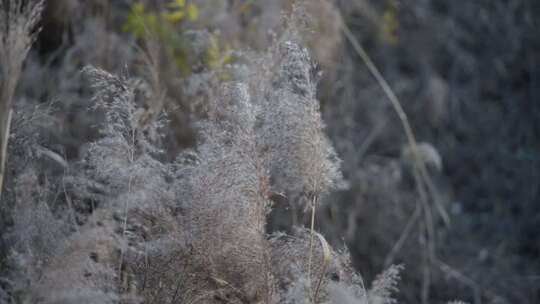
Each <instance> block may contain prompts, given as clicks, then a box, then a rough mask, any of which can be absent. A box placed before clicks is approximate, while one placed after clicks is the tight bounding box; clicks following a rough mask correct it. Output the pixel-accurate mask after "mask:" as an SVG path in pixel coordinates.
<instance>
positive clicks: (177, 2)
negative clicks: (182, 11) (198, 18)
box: [169, 0, 186, 8]
mask: <svg viewBox="0 0 540 304" xmlns="http://www.w3.org/2000/svg"><path fill="white" fill-rule="evenodd" d="M184 6H186V0H174V1H172V2H171V3H170V4H169V7H170V8H183V7H184Z"/></svg>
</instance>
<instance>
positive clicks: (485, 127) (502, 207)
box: [0, 0, 540, 303]
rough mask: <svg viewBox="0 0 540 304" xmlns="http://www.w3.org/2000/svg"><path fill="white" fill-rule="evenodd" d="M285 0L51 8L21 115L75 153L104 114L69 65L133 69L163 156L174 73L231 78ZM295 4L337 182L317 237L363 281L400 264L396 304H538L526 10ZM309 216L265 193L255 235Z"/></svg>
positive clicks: (520, 6)
mask: <svg viewBox="0 0 540 304" xmlns="http://www.w3.org/2000/svg"><path fill="white" fill-rule="evenodd" d="M293 2H294V1H292V0H271V1H270V0H220V1H216V0H186V1H183V0H174V1H165V0H162V1H159V0H141V1H130V0H118V1H105V0H96V1H82V0H80V1H79V0H48V1H46V7H45V11H44V13H43V19H42V21H41V32H40V33H39V36H38V38H37V41H36V43H35V44H34V47H33V49H32V50H31V51H30V54H29V56H28V58H27V60H26V62H25V65H24V68H23V72H22V75H21V79H20V82H19V85H18V90H17V93H16V94H17V98H16V99H17V100H18V101H17V107H24V106H25V105H36V104H41V105H43V106H47V107H48V106H50V104H51V103H52V106H51V107H52V109H53V111H52V112H53V114H54V115H53V117H54V121H50V122H48V123H49V124H51V125H52V126H49V127H46V131H45V133H46V135H47V139H46V140H47V141H48V142H53V143H54V145H52V146H49V147H50V148H51V149H53V150H54V151H55V152H56V153H59V154H60V155H62V156H63V157H65V159H67V160H70V159H74V158H76V157H77V156H78V155H79V153H80V148H81V145H82V144H83V143H86V142H88V141H90V140H93V139H95V138H96V137H97V136H98V134H97V129H96V127H95V125H96V121H99V120H100V119H103V118H102V117H101V116H100V114H99V113H95V114H94V115H95V117H92V115H88V113H87V112H86V111H84V109H86V108H87V107H89V106H91V105H90V98H88V97H89V96H90V92H88V89H87V87H86V86H85V85H84V82H83V80H82V78H81V74H80V69H81V68H82V67H84V66H85V65H88V64H93V65H95V66H99V67H101V68H103V69H105V70H108V71H111V72H114V73H116V74H120V75H123V74H129V75H136V76H139V75H140V76H141V78H143V79H144V80H145V81H144V82H143V84H142V85H148V86H151V87H152V88H153V90H152V92H154V93H155V96H152V98H151V100H152V104H145V105H144V106H145V107H146V108H149V109H153V111H149V113H158V112H159V111H160V110H161V109H165V110H167V112H168V113H169V119H170V120H171V122H172V125H173V128H172V129H171V130H169V131H168V134H166V135H167V136H166V139H165V141H166V143H165V146H166V147H167V152H168V155H169V156H170V157H173V156H174V155H176V153H177V152H178V150H179V149H181V148H186V147H193V145H194V142H195V139H194V134H193V124H194V123H196V122H197V119H198V115H199V113H200V111H199V110H198V109H197V106H198V103H197V102H196V100H197V97H196V96H197V94H198V93H197V89H194V88H196V87H197V86H196V84H193V83H189V81H188V77H187V76H190V75H193V74H197V73H201V74H202V73H208V72H212V71H216V73H219V75H218V76H219V77H217V79H219V80H218V81H229V80H234V75H235V74H234V73H232V72H228V69H234V68H235V66H236V64H238V63H242V62H245V61H246V60H249V59H248V58H249V56H248V55H249V53H250V51H251V50H264V49H265V48H267V47H269V45H270V42H271V41H272V37H273V35H272V32H279V31H280V30H281V29H282V28H281V25H282V23H283V22H284V20H287V19H288V18H289V19H290V18H293V17H291V14H290V11H291V7H292V6H291V5H292V3H293ZM305 3H306V5H305V11H303V12H296V13H295V14H296V15H295V17H294V18H299V20H301V22H299V24H300V25H301V26H300V28H299V31H300V35H301V37H302V39H303V40H304V41H303V44H304V45H305V46H307V47H308V48H309V49H310V51H311V52H312V54H313V57H314V59H315V60H316V61H317V63H318V64H319V66H320V70H321V71H322V72H323V76H322V79H321V81H320V83H319V99H320V102H321V107H322V110H323V117H324V120H325V122H326V124H327V128H326V131H327V134H328V136H329V138H330V139H331V141H332V142H333V144H334V146H335V147H336V150H337V152H338V155H339V156H340V157H341V159H342V160H343V166H342V167H343V171H344V176H345V179H346V181H347V184H348V187H347V188H346V189H344V190H342V191H338V192H335V193H332V194H331V195H329V196H328V197H326V198H325V200H327V201H328V202H330V203H329V204H326V205H325V207H324V208H323V209H320V210H319V211H318V214H317V221H316V228H317V230H319V231H321V233H322V234H324V235H325V237H326V238H327V239H328V240H329V242H330V243H332V244H333V245H341V244H343V243H346V244H347V246H348V247H349V248H350V250H351V254H352V259H353V263H354V265H355V267H357V269H358V270H359V272H360V273H361V274H362V275H364V276H365V277H366V280H367V281H371V280H372V279H373V278H374V276H375V274H377V273H380V271H381V270H382V269H384V268H385V267H387V266H389V265H390V264H391V263H403V264H404V265H405V271H404V272H403V279H402V283H401V284H400V287H399V289H400V294H399V298H400V299H401V300H402V301H403V302H404V303H419V302H424V303H425V302H426V301H428V302H429V303H442V302H443V301H447V300H449V299H454V298H459V299H462V300H467V301H469V302H471V303H539V302H540V201H539V200H540V193H539V192H540V104H539V102H540V35H539V30H540V24H539V23H540V21H539V20H540V19H539V18H540V2H538V1H536V0H498V1H493V0H478V1H447V0H416V1H407V0H403V1H398V0H385V1H383V0H377V1H375V0H355V1H351V0H309V1H305ZM300 15H302V16H301V17H298V16H300ZM344 31H349V32H350V33H351V34H352V35H349V36H347V35H344ZM354 43H356V44H359V45H361V46H362V47H363V48H364V49H365V51H366V52H367V54H368V55H369V57H370V59H371V60H372V61H373V63H374V64H375V66H376V67H377V68H378V69H379V70H380V72H381V74H382V75H383V76H384V78H385V79H386V81H387V82H388V84H389V85H390V87H391V88H392V90H393V92H394V93H395V94H396V96H397V97H398V99H399V101H400V102H401V106H402V107H403V109H404V112H405V113H406V115H407V117H408V121H409V122H410V124H411V127H412V130H413V132H414V134H415V137H416V139H417V140H418V142H419V143H421V144H420V145H419V147H420V149H421V152H422V153H420V154H421V156H422V158H423V161H424V162H425V164H426V168H425V169H426V170H425V171H426V174H425V176H424V179H423V180H419V179H418V178H417V176H415V173H414V169H413V167H414V161H415V160H414V157H412V156H411V151H410V149H411V147H410V143H409V142H408V139H407V137H406V134H405V132H404V129H403V126H402V121H401V120H400V117H399V116H398V115H397V113H396V111H395V107H393V106H392V104H391V103H390V102H389V101H388V98H387V96H386V95H385V93H384V91H383V89H382V88H381V83H380V81H377V80H376V79H374V78H373V75H372V73H371V72H370V70H369V69H368V68H367V66H366V62H365V58H362V57H361V56H360V55H359V54H358V51H357V49H355V47H354V46H353V45H354ZM149 66H152V67H153V68H152V69H148V67H149ZM208 81H216V78H212V79H209V80H208ZM141 91H144V90H141ZM44 128H45V127H44ZM43 140H44V141H45V139H43ZM419 183H422V184H423V186H422V187H419ZM423 188H426V189H427V192H426V193H424V194H422V193H423V191H422V190H421V189H423ZM419 189H420V190H419ZM423 201H426V202H427V203H428V204H429V206H431V207H429V206H427V207H426V205H422V202H423ZM307 218H308V216H306V215H304V213H303V212H302V210H294V209H291V208H290V207H289V205H288V204H287V203H286V202H280V201H279V199H276V204H275V210H274V211H273V214H272V221H271V223H272V224H271V225H270V227H269V229H270V230H272V231H274V230H288V229H291V226H292V225H293V224H294V223H299V222H300V223H301V222H306V223H307ZM0 224H2V225H3V223H0ZM0 228H1V225H0Z"/></svg>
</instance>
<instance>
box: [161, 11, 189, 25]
mask: <svg viewBox="0 0 540 304" xmlns="http://www.w3.org/2000/svg"><path fill="white" fill-rule="evenodd" d="M185 16H186V13H185V12H184V11H175V12H167V13H165V14H163V17H165V19H166V20H167V21H171V22H176V21H179V20H182V19H183V18H184V17H185Z"/></svg>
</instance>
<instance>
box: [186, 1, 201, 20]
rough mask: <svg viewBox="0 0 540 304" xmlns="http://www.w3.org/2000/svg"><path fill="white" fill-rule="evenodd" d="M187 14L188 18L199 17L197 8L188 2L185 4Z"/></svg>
mask: <svg viewBox="0 0 540 304" xmlns="http://www.w3.org/2000/svg"><path fill="white" fill-rule="evenodd" d="M187 15H188V18H189V20H197V18H199V9H198V8H197V6H196V5H195V4H193V3H188V5H187Z"/></svg>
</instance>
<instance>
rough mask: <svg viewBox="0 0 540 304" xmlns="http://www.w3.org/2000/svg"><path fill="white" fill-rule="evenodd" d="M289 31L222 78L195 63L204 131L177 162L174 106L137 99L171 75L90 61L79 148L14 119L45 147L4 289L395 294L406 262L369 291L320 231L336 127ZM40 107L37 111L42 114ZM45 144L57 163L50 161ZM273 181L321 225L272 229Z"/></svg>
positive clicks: (17, 138) (221, 298) (30, 176)
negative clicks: (66, 151)
mask: <svg viewBox="0 0 540 304" xmlns="http://www.w3.org/2000/svg"><path fill="white" fill-rule="evenodd" d="M286 33H287V32H286ZM288 33H291V32H290V31H289V32H288ZM290 38H294V35H291V37H289V36H287V35H284V36H283V37H280V38H279V39H276V40H275V42H274V45H273V46H272V47H271V48H269V51H267V52H266V53H261V54H257V56H258V57H253V58H248V59H247V60H246V62H245V63H242V64H243V65H244V68H243V69H237V70H242V73H238V75H232V76H234V77H232V79H234V81H229V82H225V81H221V82H220V81H215V82H212V81H208V84H206V86H205V85H203V84H201V83H203V82H204V79H206V80H213V79H214V80H215V79H216V78H219V71H214V70H211V71H208V72H207V73H206V74H205V73H199V74H196V75H192V76H190V78H191V79H190V80H191V82H190V80H188V81H186V83H188V84H189V83H198V84H199V87H198V89H193V91H195V92H196V91H197V90H199V91H200V89H201V88H206V90H207V91H206V93H203V94H202V95H205V97H204V98H200V100H198V101H197V102H198V104H197V106H198V110H197V111H198V112H197V115H199V116H198V120H197V123H196V124H195V125H194V129H195V132H196V134H197V136H196V138H197V143H196V145H195V146H194V147H193V148H192V149H183V150H179V151H173V152H174V153H175V154H176V157H175V158H173V159H174V160H171V158H169V157H168V155H167V154H170V153H172V152H171V151H164V150H165V147H166V145H165V144H163V138H162V137H160V136H155V135H156V134H165V133H166V128H167V127H168V123H169V122H168V120H167V115H166V113H151V115H150V114H149V113H148V112H149V111H153V110H154V109H149V108H147V107H145V106H144V105H147V104H151V103H152V101H151V100H143V102H140V99H141V98H142V99H145V98H151V97H152V96H161V95H160V94H161V92H152V91H151V90H152V89H155V88H157V87H159V86H153V88H152V86H147V87H145V88H144V89H143V90H148V91H149V92H141V86H140V79H135V78H133V77H129V76H126V75H122V76H117V75H114V74H112V73H109V72H107V71H105V70H102V69H100V68H97V67H94V66H86V67H85V68H83V69H82V74H83V76H84V78H85V79H86V80H87V81H88V83H89V87H90V90H91V91H92V97H91V100H92V103H93V104H94V106H93V107H92V111H94V112H96V113H100V114H101V116H102V118H103V119H102V120H101V121H100V122H99V123H98V124H97V129H98V130H99V132H98V134H99V135H98V136H97V138H96V139H94V140H92V141H90V142H87V143H86V144H84V145H83V146H82V147H81V148H80V151H79V154H78V156H77V157H75V158H73V159H69V160H68V159H66V158H64V157H63V156H61V155H60V154H59V153H56V152H54V151H53V149H52V146H53V145H52V143H51V142H50V141H49V142H47V141H44V140H42V139H39V138H38V139H35V140H27V141H25V140H23V139H24V138H26V137H25V136H27V135H26V134H25V133H24V132H20V131H17V132H14V133H13V137H14V140H13V147H12V148H11V149H12V150H13V151H23V150H24V149H23V148H22V145H28V146H29V147H30V151H38V152H40V153H27V152H21V153H22V154H21V155H23V156H24V157H22V158H24V159H26V160H27V161H26V163H27V165H26V166H22V167H23V168H24V170H21V171H16V170H13V171H12V173H11V175H10V178H12V180H13V182H12V183H11V184H12V185H13V187H14V189H13V190H12V191H11V192H10V193H11V195H10V196H9V199H10V206H13V208H11V209H10V210H9V211H8V212H7V213H8V216H9V219H10V223H9V224H8V225H6V226H8V232H6V233H2V240H3V242H4V243H5V244H6V246H5V247H6V248H8V252H7V254H6V256H5V258H3V261H2V262H3V263H4V264H6V265H9V267H8V268H6V270H3V271H2V272H1V273H0V275H1V276H2V277H1V279H2V280H1V282H2V284H1V285H0V291H1V292H2V293H1V294H0V296H2V297H1V298H0V299H2V300H5V301H6V302H8V303H132V302H133V303H366V304H367V303H392V302H393V299H392V293H393V292H394V291H395V290H396V282H397V280H398V273H399V270H400V267H398V266H393V267H390V269H389V270H387V271H386V272H385V273H383V274H382V275H381V276H380V277H379V278H378V279H377V280H376V281H375V282H374V283H373V287H372V288H371V289H369V290H368V289H366V288H365V286H364V283H363V281H362V278H361V277H360V275H358V274H357V273H356V272H355V271H354V270H353V268H352V266H351V263H350V261H349V257H348V254H347V252H346V250H334V249H333V248H332V247H330V245H329V244H328V242H327V241H326V239H325V238H324V237H323V236H322V235H321V234H319V233H317V232H316V231H315V225H314V221H315V207H316V205H317V204H318V203H319V201H322V197H323V196H324V195H325V194H326V193H328V192H329V191H331V190H333V189H336V188H337V187H339V186H340V185H341V184H342V183H343V178H342V176H341V173H340V160H339V158H338V157H337V155H336V153H335V152H334V150H333V147H332V145H331V143H330V141H329V140H328V139H327V137H326V136H325V134H324V124H323V122H322V119H321V114H320V110H319V103H318V101H317V98H316V84H317V79H318V73H317V72H316V69H315V68H314V65H313V62H312V60H311V58H310V56H309V53H308V51H307V50H306V49H304V48H302V47H301V46H300V45H299V44H298V43H296V42H294V40H293V39H290ZM246 57H248V56H246ZM250 60H251V61H250ZM255 63H262V65H258V64H255ZM233 71H234V69H230V70H229V73H231V74H233ZM196 78H198V79H196ZM201 79H203V80H201ZM27 112H28V109H22V110H21V112H20V113H21V114H20V115H21V117H23V118H24V117H25V116H24V113H27ZM18 115H19V114H18ZM32 117H33V116H31V117H30V118H28V119H26V120H24V121H25V122H26V124H28V125H32V124H35V123H37V119H35V117H34V118H32ZM148 117H151V118H148ZM22 125H24V124H22ZM37 134H40V133H37ZM165 152H166V153H165ZM25 153H26V154H25ZM22 158H21V157H20V155H19V157H17V158H16V159H17V160H18V161H19V160H21V159H22ZM43 158H48V159H49V160H51V161H53V162H54V163H55V164H56V166H57V167H59V168H60V170H56V171H54V172H53V171H52V170H50V168H47V167H44V168H42V169H41V170H38V168H39V167H38V166H37V164H39V163H40V162H42V159H43ZM20 163H21V164H22V162H20ZM18 164H19V163H17V165H18ZM277 194H279V195H280V196H282V197H285V198H286V199H287V200H289V202H290V203H291V204H293V205H296V206H298V207H308V208H309V209H311V211H312V213H311V225H310V227H309V229H307V228H302V227H296V228H295V229H294V230H293V232H292V233H290V234H285V233H273V234H268V233H267V229H266V225H267V221H268V214H269V213H270V211H271V210H272V206H273V204H274V202H273V200H272V198H273V197H275V196H276V195H277Z"/></svg>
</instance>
